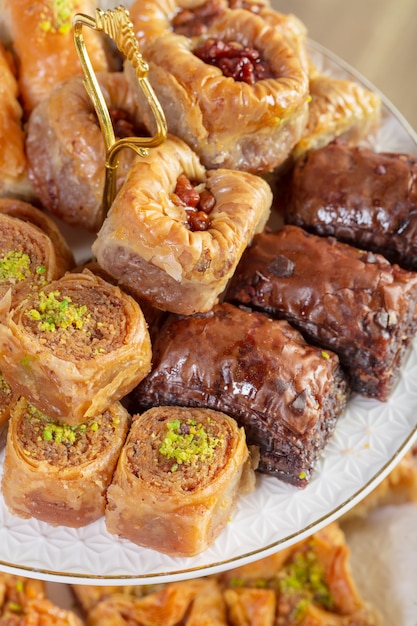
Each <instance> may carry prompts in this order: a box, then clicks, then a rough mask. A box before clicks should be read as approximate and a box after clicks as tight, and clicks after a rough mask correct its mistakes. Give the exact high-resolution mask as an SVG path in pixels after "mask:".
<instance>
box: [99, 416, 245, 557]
mask: <svg viewBox="0 0 417 626" xmlns="http://www.w3.org/2000/svg"><path fill="white" fill-rule="evenodd" d="M254 487H255V475H254V469H253V467H252V459H251V456H250V453H249V450H248V447H247V445H246V439H245V432H244V430H243V428H239V427H238V425H237V424H236V422H235V420H233V419H232V418H230V417H228V416H227V415H225V414H223V413H220V412H217V411H213V410H210V409H201V408H196V409H190V408H183V407H178V406H159V407H154V408H152V409H149V410H148V411H145V412H144V413H143V414H142V415H136V416H134V418H133V423H132V427H131V429H130V431H129V435H128V438H127V441H126V444H125V445H124V447H123V449H122V452H121V454H120V458H119V462H118V464H117V468H116V471H115V474H114V477H113V481H112V484H111V485H110V486H109V488H108V491H107V507H106V526H107V530H108V531H109V532H110V533H113V534H116V535H119V536H121V537H124V538H126V539H129V540H130V541H132V542H133V543H136V544H138V545H140V546H143V547H146V548H151V549H154V550H158V551H159V552H164V553H166V554H169V555H171V556H194V555H196V554H199V553H200V552H202V551H204V550H206V549H207V548H208V547H209V546H210V545H211V544H212V543H213V542H214V540H215V539H216V538H217V536H218V535H219V534H220V532H221V531H222V530H223V529H224V527H225V526H226V524H227V521H228V519H229V518H230V515H231V514H232V512H233V510H234V508H235V506H236V503H237V500H238V497H239V495H240V493H241V492H242V490H243V491H244V492H248V491H251V490H253V489H254Z"/></svg>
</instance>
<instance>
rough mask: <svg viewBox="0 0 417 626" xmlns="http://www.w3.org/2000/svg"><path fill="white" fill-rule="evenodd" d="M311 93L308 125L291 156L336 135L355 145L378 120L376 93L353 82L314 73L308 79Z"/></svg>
mask: <svg viewBox="0 0 417 626" xmlns="http://www.w3.org/2000/svg"><path fill="white" fill-rule="evenodd" d="M310 96H311V102H310V104H309V113H308V121H307V126H306V128H305V130H304V132H303V135H302V137H301V139H300V141H299V142H298V143H297V145H296V146H295V147H294V149H293V152H292V154H293V156H294V158H298V157H300V156H301V155H302V154H304V153H305V152H307V151H308V150H312V149H313V150H314V149H317V148H321V147H322V146H324V145H326V144H328V143H330V142H331V141H332V140H333V139H336V137H341V138H343V139H344V140H345V141H347V142H348V143H350V144H352V145H356V144H358V143H359V141H360V140H361V139H364V138H365V137H367V136H368V135H370V134H371V132H372V131H374V130H375V129H376V128H377V126H378V124H379V122H380V118H381V99H380V97H379V95H378V94H377V93H375V92H373V91H371V90H369V89H367V88H366V87H364V86H362V85H360V84H359V83H357V82H355V81H352V80H347V79H341V78H334V77H332V76H327V75H325V74H317V75H315V76H312V77H311V78H310Z"/></svg>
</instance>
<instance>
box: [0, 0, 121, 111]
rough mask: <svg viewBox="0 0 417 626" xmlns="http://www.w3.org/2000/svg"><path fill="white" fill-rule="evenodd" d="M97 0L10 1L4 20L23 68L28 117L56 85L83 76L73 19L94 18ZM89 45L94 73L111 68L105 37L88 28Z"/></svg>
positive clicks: (21, 77) (21, 76)
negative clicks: (76, 76) (81, 17)
mask: <svg viewBox="0 0 417 626" xmlns="http://www.w3.org/2000/svg"><path fill="white" fill-rule="evenodd" d="M95 9H96V3H95V2H94V1H93V0H65V3H63V2H62V1H60V0H37V2H35V3H33V2H32V0H19V2H6V3H5V8H4V13H5V16H4V20H5V25H6V28H7V30H8V34H9V38H10V40H11V42H12V45H13V50H14V53H15V55H16V57H17V59H18V66H19V73H18V78H19V90H20V93H21V97H22V102H23V106H24V110H25V115H26V117H27V116H29V114H30V113H31V111H32V110H33V109H34V108H35V106H36V105H37V104H38V103H39V102H41V101H42V100H43V99H44V98H46V97H48V95H49V93H50V92H51V90H52V89H53V88H54V87H55V85H56V84H57V83H59V82H61V81H62V80H65V79H66V78H69V77H70V76H74V75H75V74H82V69H81V63H80V60H79V58H78V55H77V51H76V48H75V46H74V36H73V30H72V18H73V16H74V15H75V14H76V13H87V15H94V13H95ZM85 43H86V46H87V49H88V54H89V57H90V60H91V63H92V67H93V69H94V71H96V72H99V71H103V70H107V69H108V68H109V61H108V57H107V53H106V48H105V44H106V41H105V38H104V37H103V35H102V34H100V33H98V32H97V31H95V30H93V29H90V28H86V29H85Z"/></svg>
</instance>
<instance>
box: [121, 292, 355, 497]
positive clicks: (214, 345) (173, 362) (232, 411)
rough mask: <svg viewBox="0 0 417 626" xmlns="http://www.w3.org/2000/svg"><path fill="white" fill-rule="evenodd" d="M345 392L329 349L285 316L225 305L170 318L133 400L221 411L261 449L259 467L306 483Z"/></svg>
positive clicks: (145, 404) (146, 404)
mask: <svg viewBox="0 0 417 626" xmlns="http://www.w3.org/2000/svg"><path fill="white" fill-rule="evenodd" d="M348 391H349V388H348V382H347V379H346V376H345V374H344V373H343V371H342V369H341V367H340V363H339V359H338V357H337V356H336V355H335V354H334V353H332V352H331V351H327V350H326V351H324V350H322V349H320V348H316V347H313V346H311V345H308V344H307V343H306V342H305V340H304V339H303V337H302V336H301V334H300V333H299V332H298V331H297V330H295V329H294V328H292V327H291V326H290V325H289V324H288V323H287V322H286V321H284V320H273V319H270V318H268V317H267V316H266V315H264V314H262V313H258V312H251V311H248V310H245V309H242V308H239V307H237V306H233V305H231V304H228V303H224V304H220V305H217V306H215V307H214V308H213V309H212V310H211V311H210V312H208V313H206V314H200V315H195V316H190V317H176V316H171V317H170V318H168V320H167V321H166V323H165V325H164V326H163V328H162V329H161V331H160V333H159V335H158V337H157V339H156V341H155V344H154V353H153V369H152V371H151V373H150V374H149V375H148V376H147V377H146V378H145V379H144V380H143V381H142V383H140V384H139V385H138V387H137V388H136V389H135V391H134V392H133V394H132V396H133V398H132V402H133V404H134V406H136V407H139V406H141V407H149V406H156V405H172V404H182V405H184V406H190V407H208V408H212V409H216V410H219V411H223V412H224V413H226V414H228V415H230V416H231V417H234V418H235V419H236V421H237V422H238V424H239V425H240V426H243V427H244V429H245V431H246V439H247V442H248V445H255V446H257V447H258V448H259V450H260V461H259V467H258V469H259V470H260V471H262V472H264V473H269V474H272V475H274V476H276V477H277V478H281V479H283V480H285V481H287V482H290V483H292V484H294V485H298V486H300V487H304V486H306V485H307V483H308V482H309V480H310V478H311V475H312V472H313V469H314V466H315V464H316V462H317V460H318V458H319V457H320V455H321V453H322V451H323V449H324V447H325V445H326V442H327V441H328V438H329V437H330V435H331V434H332V432H333V430H334V428H335V426H336V423H337V419H338V417H339V416H340V415H341V413H342V411H343V410H344V408H345V404H346V400H347V397H348Z"/></svg>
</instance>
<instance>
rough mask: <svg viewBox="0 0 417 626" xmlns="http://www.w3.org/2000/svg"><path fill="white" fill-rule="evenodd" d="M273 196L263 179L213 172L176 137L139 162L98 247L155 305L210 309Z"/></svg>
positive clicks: (116, 272)
mask: <svg viewBox="0 0 417 626" xmlns="http://www.w3.org/2000/svg"><path fill="white" fill-rule="evenodd" d="M271 202H272V192H271V190H270V188H269V186H268V185H267V183H265V181H263V180H262V179H261V178H260V177H257V176H254V175H252V174H249V173H246V172H238V171H233V170H227V169H218V170H206V169H205V168H204V167H203V166H202V165H201V163H200V161H199V159H198V157H197V155H196V154H195V153H194V152H193V151H192V150H191V148H189V147H188V146H187V145H186V144H185V143H184V142H183V141H181V140H180V139H178V138H175V137H173V136H171V137H168V139H167V140H166V141H165V142H164V143H163V144H162V145H161V146H158V147H157V148H154V149H152V150H150V151H149V155H148V157H146V158H139V157H138V158H137V159H136V160H135V162H134V165H133V166H132V168H131V170H130V171H129V173H128V176H127V179H126V181H125V183H124V185H123V187H122V189H121V190H120V192H119V194H118V196H117V197H116V200H115V202H114V203H113V206H112V207H111V209H110V211H109V213H108V216H107V218H106V220H105V222H104V224H103V226H102V228H101V230H100V231H99V233H98V236H97V239H96V240H95V242H94V243H93V252H94V254H95V256H96V258H97V260H98V262H99V264H100V265H101V266H102V267H103V268H104V269H105V270H106V271H107V272H108V273H109V274H110V275H112V276H113V277H114V278H116V279H117V281H118V282H119V284H120V285H122V286H123V287H124V288H126V289H127V290H128V291H129V292H130V293H132V294H134V295H135V296H136V297H140V298H144V299H145V300H148V301H149V303H150V304H152V305H153V306H155V307H158V308H160V309H164V310H168V311H172V312H175V313H183V314H186V315H187V314H190V313H195V312H199V311H206V310H209V309H210V308H211V307H212V306H213V304H214V303H215V302H216V301H217V299H218V297H219V295H220V294H221V293H222V291H223V290H224V288H225V286H226V284H227V281H228V280H229V278H230V277H231V275H232V274H233V272H234V270H235V268H236V265H237V263H238V261H239V259H240V257H241V255H242V253H243V251H244V249H245V248H246V246H247V245H248V244H249V242H250V241H251V239H252V237H253V236H254V234H255V233H256V232H259V231H261V230H262V229H263V227H264V226H265V223H266V221H267V219H268V217H269V212H270V205H271ZM213 205H214V206H213ZM202 209H205V210H202ZM200 218H201V219H200Z"/></svg>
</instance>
